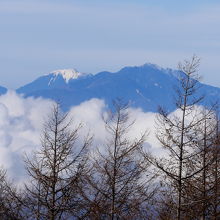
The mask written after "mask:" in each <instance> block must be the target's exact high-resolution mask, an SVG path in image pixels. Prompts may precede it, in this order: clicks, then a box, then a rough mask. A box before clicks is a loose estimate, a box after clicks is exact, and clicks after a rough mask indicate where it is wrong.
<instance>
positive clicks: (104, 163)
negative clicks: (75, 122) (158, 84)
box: [82, 100, 155, 220]
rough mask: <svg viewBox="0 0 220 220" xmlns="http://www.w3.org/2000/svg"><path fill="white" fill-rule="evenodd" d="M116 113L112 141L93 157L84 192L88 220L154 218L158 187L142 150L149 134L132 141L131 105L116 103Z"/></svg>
mask: <svg viewBox="0 0 220 220" xmlns="http://www.w3.org/2000/svg"><path fill="white" fill-rule="evenodd" d="M114 107H115V111H114V113H113V114H112V115H111V116H110V117H109V118H108V120H106V121H105V122H106V129H107V132H108V134H109V138H108V141H107V143H106V145H105V146H102V150H99V151H98V152H97V153H96V155H95V156H94V157H93V162H92V169H91V173H90V176H89V177H88V178H87V180H86V184H85V185H86V187H84V188H82V189H84V190H83V191H82V196H83V198H84V200H85V207H86V209H85V210H84V218H86V219H112V220H113V219H151V217H150V216H151V214H152V209H153V204H152V203H151V202H152V201H153V196H154V194H155V188H154V185H153V180H154V177H155V175H151V173H150V172H147V171H149V170H148V168H149V167H148V166H149V164H147V165H146V164H145V165H146V166H144V163H143V158H142V157H141V155H140V148H142V147H143V144H144V141H145V137H146V134H143V135H142V136H141V137H140V138H139V139H135V140H131V139H129V137H128V131H129V130H130V129H131V128H132V125H133V122H131V121H130V120H129V113H128V106H127V105H126V104H124V103H123V102H122V101H119V100H117V101H116V102H115V103H114Z"/></svg>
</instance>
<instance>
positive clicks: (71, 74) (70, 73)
mask: <svg viewBox="0 0 220 220" xmlns="http://www.w3.org/2000/svg"><path fill="white" fill-rule="evenodd" d="M50 74H53V75H54V77H53V78H51V81H50V82H49V84H50V83H51V82H52V81H54V80H55V79H56V77H57V76H59V75H60V76H62V77H63V79H64V80H65V81H66V83H68V82H69V80H71V79H77V78H79V77H81V76H85V75H86V74H85V73H80V72H78V71H77V70H75V69H62V70H55V71H53V72H51V73H50Z"/></svg>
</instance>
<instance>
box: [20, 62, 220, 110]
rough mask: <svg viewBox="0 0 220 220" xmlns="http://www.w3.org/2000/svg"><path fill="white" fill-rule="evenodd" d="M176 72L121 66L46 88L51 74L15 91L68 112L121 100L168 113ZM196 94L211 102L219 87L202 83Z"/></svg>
mask: <svg viewBox="0 0 220 220" xmlns="http://www.w3.org/2000/svg"><path fill="white" fill-rule="evenodd" d="M179 74H181V73H180V72H179V71H178V70H172V69H170V68H166V69H165V68H161V67H159V66H157V65H155V64H149V63H147V64H144V65H142V66H131V67H124V68H122V69H121V70H119V71H117V72H114V73H112V72H108V71H103V72H99V73H97V74H94V75H93V74H82V75H80V76H79V77H75V78H71V79H69V80H68V81H66V79H65V78H63V75H62V74H57V76H56V79H55V80H53V83H51V84H50V85H48V82H50V80H51V77H52V75H51V74H48V75H44V76H41V77H39V78H37V79H36V80H34V81H33V82H31V83H29V84H26V85H24V86H23V87H20V88H19V89H17V90H16V91H17V92H18V93H22V94H24V96H25V97H29V96H34V97H43V98H49V99H53V100H55V101H59V102H61V103H62V105H63V108H64V109H65V110H68V109H69V108H70V107H71V106H75V105H79V104H80V103H82V102H84V101H87V100H89V99H91V98H99V99H104V100H105V102H106V104H107V105H109V106H110V107H111V105H112V100H114V99H116V98H123V99H125V101H128V102H129V103H130V104H131V107H136V108H142V109H143V110H144V111H152V112H156V111H157V109H158V105H162V106H164V107H165V108H167V109H168V111H172V110H174V109H175V106H174V103H173V86H174V85H176V84H177V83H178V75H179ZM199 84H200V85H202V89H201V91H200V93H199V95H201V94H203V93H205V94H207V96H208V101H209V102H210V103H211V102H213V100H214V99H220V88H217V87H213V86H210V85H206V84H202V83H199Z"/></svg>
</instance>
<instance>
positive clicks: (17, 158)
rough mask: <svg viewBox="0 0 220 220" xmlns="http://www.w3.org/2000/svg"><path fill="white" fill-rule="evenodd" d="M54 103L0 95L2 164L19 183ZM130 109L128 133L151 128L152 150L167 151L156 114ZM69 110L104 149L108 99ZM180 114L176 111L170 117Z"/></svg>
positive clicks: (16, 95)
mask: <svg viewBox="0 0 220 220" xmlns="http://www.w3.org/2000/svg"><path fill="white" fill-rule="evenodd" d="M52 103H53V102H52V101H50V100H46V99H41V98H37V99H34V98H24V97H22V96H21V95H18V94H16V93H15V92H13V91H9V92H8V93H7V94H5V95H2V96H0V166H1V165H3V166H4V167H5V168H6V169H7V170H8V174H9V176H10V177H12V178H14V179H15V180H16V182H18V183H19V182H22V181H23V180H24V179H25V178H26V173H25V169H24V163H23V156H24V153H27V154H30V153H32V152H33V151H35V150H37V149H38V148H39V147H40V134H41V131H42V125H43V122H44V120H45V119H46V118H47V116H48V115H49V113H50V111H51V109H52V108H51V107H52ZM199 108H200V107H199ZM199 108H198V109H199ZM129 112H130V117H131V121H133V120H135V123H134V125H133V127H132V130H130V131H129V132H128V137H130V138H132V137H135V138H139V137H140V135H141V134H143V133H144V132H145V131H146V130H147V131H149V135H148V137H147V143H148V144H147V145H146V146H148V147H149V146H151V148H150V151H152V152H153V153H155V154H157V155H162V154H163V153H164V151H162V150H161V148H160V144H159V143H158V141H157V139H156V137H155V132H156V128H155V119H156V116H157V114H156V113H152V112H143V111H142V110H141V109H134V108H130V109H129ZM195 112H196V111H195ZM69 113H70V114H69V116H70V117H71V118H72V119H73V127H75V126H76V125H78V124H79V123H82V125H83V128H82V130H81V133H80V134H81V135H82V136H86V134H87V133H88V132H90V134H94V145H93V146H94V147H99V148H102V146H103V143H105V141H106V138H107V133H106V130H105V123H104V122H103V117H107V115H108V112H107V108H106V105H105V102H104V101H103V100H99V99H91V100H89V101H86V102H83V103H81V104H80V105H79V106H75V107H72V108H71V109H70V112H69ZM178 114H179V112H178V111H175V112H174V113H172V114H171V117H173V116H174V115H176V116H178ZM149 144H150V145H149ZM92 149H93V148H92Z"/></svg>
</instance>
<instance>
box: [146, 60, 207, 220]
mask: <svg viewBox="0 0 220 220" xmlns="http://www.w3.org/2000/svg"><path fill="white" fill-rule="evenodd" d="M199 63H200V60H199V59H198V58H197V57H196V56H193V58H192V59H191V60H189V61H188V60H186V61H184V62H183V63H180V64H179V70H180V72H179V74H180V77H179V85H178V86H177V87H176V89H175V95H176V96H175V99H174V100H175V104H176V108H177V111H176V114H169V113H168V112H167V111H166V110H165V109H163V108H160V109H159V114H158V118H157V134H156V135H157V139H158V140H159V142H160V143H161V145H162V146H163V148H164V150H165V152H166V157H163V158H151V159H149V158H147V160H148V161H150V162H151V163H153V164H154V165H155V166H156V167H157V168H159V170H161V171H162V174H163V175H164V176H165V178H166V180H167V183H169V185H170V186H172V188H173V193H174V194H175V193H176V198H174V201H172V202H171V203H170V204H172V205H173V207H172V208H173V209H175V210H176V216H174V217H173V219H178V220H180V219H184V218H185V217H186V215H187V212H186V207H187V205H188V202H189V201H187V198H186V197H185V198H184V196H185V195H184V187H185V183H186V181H188V180H190V179H191V178H192V177H193V176H195V175H196V174H198V173H199V172H201V171H202V168H198V167H196V166H195V163H194V159H195V158H196V156H197V154H198V153H199V148H198V145H199V143H201V140H202V139H203V137H202V135H201V134H200V133H198V129H197V128H198V126H199V125H201V123H202V122H204V117H198V115H200V114H201V112H200V111H199V110H196V106H195V105H197V104H199V103H200V102H201V101H202V99H203V96H199V95H198V93H197V90H198V89H199V83H198V82H199V76H198V74H197V70H198V66H199ZM170 208H171V207H170Z"/></svg>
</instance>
